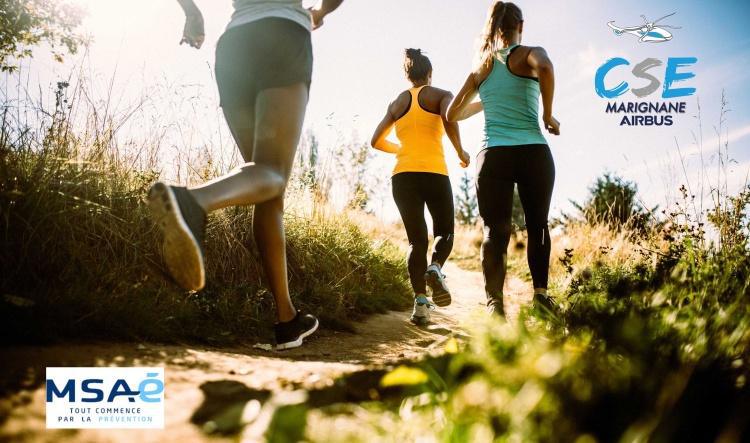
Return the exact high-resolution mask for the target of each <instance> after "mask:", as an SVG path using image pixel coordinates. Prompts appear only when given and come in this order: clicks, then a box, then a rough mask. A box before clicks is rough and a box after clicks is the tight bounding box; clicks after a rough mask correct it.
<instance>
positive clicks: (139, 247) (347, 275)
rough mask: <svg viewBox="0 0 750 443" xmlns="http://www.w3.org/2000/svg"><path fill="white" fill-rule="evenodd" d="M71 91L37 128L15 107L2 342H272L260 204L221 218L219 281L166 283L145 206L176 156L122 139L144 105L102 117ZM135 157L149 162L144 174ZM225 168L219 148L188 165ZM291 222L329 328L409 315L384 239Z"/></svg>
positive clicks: (1, 260) (1, 155)
mask: <svg viewBox="0 0 750 443" xmlns="http://www.w3.org/2000/svg"><path fill="white" fill-rule="evenodd" d="M65 88H67V85H65V84H60V85H59V89H58V91H57V100H56V102H57V103H56V106H55V109H54V110H49V111H45V110H44V109H41V108H37V114H36V115H38V116H40V117H39V118H38V119H34V120H33V121H31V122H29V121H26V122H24V121H21V120H19V119H18V118H17V117H14V115H13V109H11V106H10V105H7V104H6V108H5V112H4V114H3V120H2V127H1V129H2V130H1V131H0V236H2V243H1V246H0V264H2V278H0V294H2V298H1V299H0V324H2V326H0V329H2V337H3V338H4V339H5V340H9V341H11V342H19V341H26V340H45V339H52V338H62V337H97V338H102V337H117V338H138V339H152V340H165V341H175V340H202V341H211V342H226V341H232V340H247V339H251V338H255V337H257V336H258V335H259V334H260V335H262V334H263V331H265V328H261V327H259V326H260V324H261V323H264V322H270V321H272V313H273V303H272V300H273V299H272V296H271V294H269V293H268V291H267V290H266V289H265V285H264V282H263V272H262V269H261V266H260V263H259V260H258V254H257V252H256V248H255V246H254V244H253V240H252V231H251V220H252V208H247V207H238V208H231V209H227V210H223V211H219V212H217V213H215V214H212V215H211V217H210V218H209V223H208V226H207V243H206V264H207V280H208V285H207V287H206V289H205V290H203V291H201V292H199V293H185V292H184V291H182V290H180V289H179V288H177V287H176V286H175V285H174V284H173V283H172V282H171V281H170V279H169V277H168V276H167V274H166V271H165V267H164V264H163V263H162V259H161V255H160V251H159V250H158V245H159V242H158V239H157V235H156V231H155V227H154V226H153V224H152V223H151V221H150V219H149V216H148V213H147V208H146V206H145V204H144V203H143V197H144V195H145V193H146V190H147V189H148V187H149V185H150V184H151V183H153V181H154V180H156V179H157V178H159V176H160V175H161V172H160V171H159V170H157V167H160V157H161V156H162V154H163V153H162V152H159V150H158V148H159V147H158V146H130V147H128V148H129V150H128V149H124V147H123V146H121V145H119V144H118V138H117V137H116V132H117V130H118V127H120V126H122V125H123V124H124V123H125V122H124V120H123V119H122V117H121V118H120V119H118V118H117V116H118V115H120V116H123V115H124V116H126V117H127V116H129V115H132V114H133V113H136V112H138V109H137V108H136V109H131V112H125V113H122V112H121V111H119V112H114V111H113V110H110V111H109V113H108V114H103V112H102V111H101V109H100V108H98V107H95V106H87V104H88V105H91V104H92V103H94V102H92V101H88V102H87V101H79V100H76V97H74V98H71V99H70V100H68V98H67V97H66V95H65ZM77 98H79V97H77ZM73 103H75V104H76V105H75V106H73ZM82 107H83V108H82ZM19 114H20V113H17V115H19ZM76 116H77V117H76ZM126 117H125V118H126ZM81 122H83V123H81ZM133 149H135V150H136V151H137V155H136V156H135V157H134V156H133V155H132V151H133ZM186 149H187V150H189V149H190V148H189V147H187V148H186ZM134 158H137V159H140V160H139V161H138V163H140V165H141V166H143V165H144V164H145V165H146V166H145V167H134V166H133V165H134V164H135V163H136V161H134ZM148 165H150V166H148ZM221 165H222V160H221V159H216V158H214V157H212V156H211V155H210V153H208V151H206V152H204V155H203V161H202V162H192V163H190V164H188V167H189V170H190V171H193V174H190V176H191V177H193V178H194V179H197V180H200V179H204V178H208V177H211V176H215V175H216V174H218V173H221V172H222V170H225V169H226V168H223V167H222V166H221ZM175 175H176V176H178V177H179V176H180V175H179V174H174V171H173V174H172V176H175ZM186 178H187V177H185V176H184V175H183V176H182V181H183V182H184V181H185V179H186ZM285 225H286V229H287V244H288V256H289V276H290V289H291V292H292V298H293V300H294V301H295V303H296V304H297V305H298V306H299V307H301V308H303V309H306V310H308V311H311V312H313V313H315V314H318V315H319V316H320V317H321V319H322V321H323V324H324V325H328V326H330V327H336V328H347V327H349V323H348V322H349V320H350V319H356V318H358V317H360V316H362V315H365V314H368V313H373V312H381V311H384V310H386V309H395V308H405V307H407V306H408V305H409V302H410V299H409V296H408V291H407V288H408V286H407V283H406V280H405V277H404V276H405V275H406V273H405V270H404V262H403V258H402V256H401V254H400V253H399V252H398V251H397V249H396V248H395V247H394V246H393V245H391V244H389V243H388V242H378V243H374V242H373V241H372V240H371V239H370V238H369V237H367V236H366V235H365V234H363V232H362V231H361V230H360V229H359V228H358V227H357V226H356V224H355V223H354V222H352V221H351V219H350V216H349V215H348V214H346V213H332V211H326V210H322V209H320V208H317V209H315V210H314V211H312V212H309V213H308V212H305V211H299V212H297V213H295V212H294V211H291V212H290V213H288V214H287V216H286V217H285Z"/></svg>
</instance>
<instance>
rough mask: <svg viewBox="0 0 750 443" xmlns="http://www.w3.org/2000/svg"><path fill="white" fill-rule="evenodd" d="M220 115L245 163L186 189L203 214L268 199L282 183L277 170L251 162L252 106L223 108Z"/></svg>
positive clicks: (253, 118)
mask: <svg viewBox="0 0 750 443" xmlns="http://www.w3.org/2000/svg"><path fill="white" fill-rule="evenodd" d="M256 101H257V100H256ZM224 116H225V117H226V119H227V123H228V124H229V129H230V130H231V131H232V136H233V137H234V140H235V142H236V143H237V146H238V147H239V149H240V153H241V154H242V158H243V159H244V160H245V162H246V163H244V164H243V165H240V166H239V167H238V168H236V169H235V170H233V171H231V172H229V173H228V174H226V175H223V176H221V177H218V178H215V179H213V180H211V181H209V182H206V183H204V184H202V185H200V186H196V187H194V188H191V189H190V192H191V194H192V195H193V197H194V198H195V200H196V201H197V202H198V204H199V205H200V206H201V207H202V208H203V210H204V211H206V212H211V211H214V210H216V209H220V208H224V207H227V206H245V205H252V204H255V203H259V202H263V201H266V200H270V199H272V198H275V197H277V196H278V195H280V194H281V193H282V192H283V190H284V185H285V183H286V180H285V179H284V177H283V176H282V175H281V174H280V173H279V171H278V170H276V169H274V168H272V167H269V166H268V165H260V164H257V163H255V162H253V152H254V146H255V125H256V122H255V103H253V104H249V105H247V106H244V107H225V108H224Z"/></svg>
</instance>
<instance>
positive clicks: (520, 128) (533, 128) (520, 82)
mask: <svg viewBox="0 0 750 443" xmlns="http://www.w3.org/2000/svg"><path fill="white" fill-rule="evenodd" d="M517 47H518V45H514V46H511V47H510V48H503V49H501V50H500V51H499V52H498V56H497V57H493V62H492V71H490V74H489V75H488V76H487V78H486V79H485V80H484V81H483V82H482V84H481V85H479V97H480V99H481V100H482V105H483V106H484V147H485V148H491V147H494V146H515V145H530V144H547V140H545V138H544V135H542V131H541V129H540V128H539V93H540V91H539V81H538V80H536V79H533V78H531V77H522V76H520V75H516V74H513V73H512V72H510V69H509V68H508V64H507V63H506V62H507V59H508V56H509V55H510V54H511V53H512V52H513V50H514V49H516V48H517Z"/></svg>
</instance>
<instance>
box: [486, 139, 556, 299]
mask: <svg viewBox="0 0 750 443" xmlns="http://www.w3.org/2000/svg"><path fill="white" fill-rule="evenodd" d="M477 171H478V173H477V200H478V203H479V214H480V215H481V216H482V220H483V221H484V241H483V243H482V271H483V272H484V282H485V291H486V293H487V297H489V298H496V297H498V296H499V295H500V294H502V291H503V283H504V282H505V271H506V257H507V252H508V242H509V241H510V234H511V214H512V211H513V185H514V184H515V183H518V195H519V197H520V198H521V205H522V206H523V213H524V217H525V219H526V231H527V233H528V236H529V244H528V246H527V248H526V250H527V254H528V260H529V269H530V271H531V278H532V280H533V281H534V288H546V287H547V279H548V276H549V255H550V238H549V229H548V228H547V215H548V214H549V205H550V200H551V199H552V187H553V186H554V183H555V163H554V161H553V160H552V153H551V152H550V150H549V147H548V146H547V145H520V146H502V147H493V148H487V149H485V150H483V151H481V152H480V153H479V155H478V156H477Z"/></svg>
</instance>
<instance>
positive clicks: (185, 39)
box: [177, 0, 206, 49]
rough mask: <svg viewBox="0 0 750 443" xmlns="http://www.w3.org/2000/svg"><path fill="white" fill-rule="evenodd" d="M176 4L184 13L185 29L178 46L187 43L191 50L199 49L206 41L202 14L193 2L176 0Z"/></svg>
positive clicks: (191, 0) (190, 0)
mask: <svg viewBox="0 0 750 443" xmlns="http://www.w3.org/2000/svg"><path fill="white" fill-rule="evenodd" d="M177 3H179V4H180V6H181V7H182V10H183V11H184V12H185V28H184V29H183V30H182V40H180V44H183V43H187V44H188V45H190V46H192V47H193V48H196V49H199V48H200V47H201V45H203V41H204V40H205V39H206V33H205V31H204V28H203V14H201V11H200V9H198V7H197V6H196V5H195V2H194V1H193V0H177Z"/></svg>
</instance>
